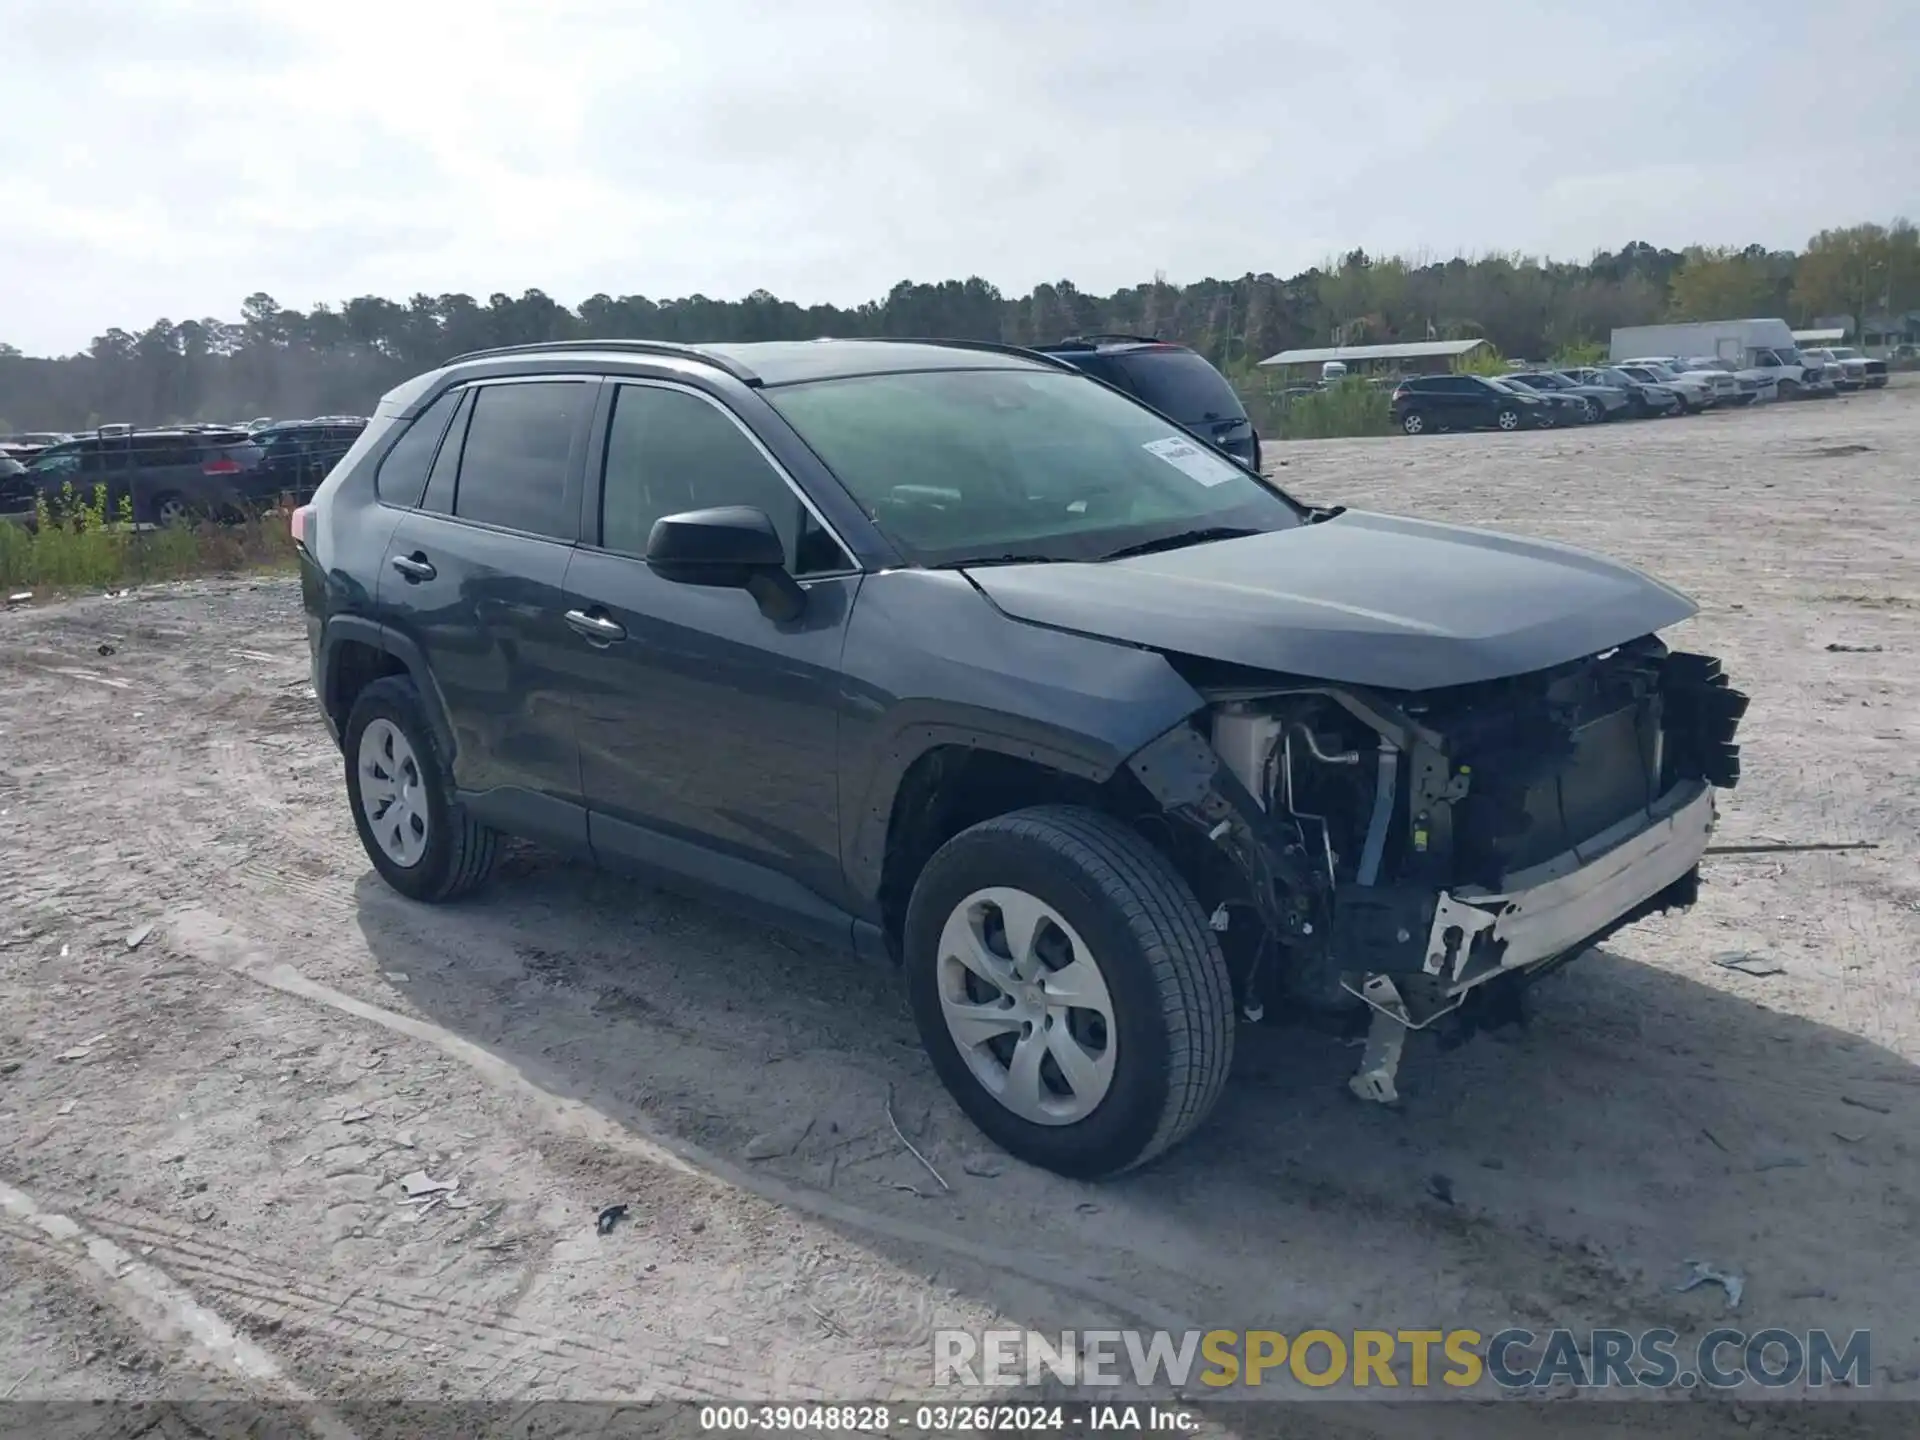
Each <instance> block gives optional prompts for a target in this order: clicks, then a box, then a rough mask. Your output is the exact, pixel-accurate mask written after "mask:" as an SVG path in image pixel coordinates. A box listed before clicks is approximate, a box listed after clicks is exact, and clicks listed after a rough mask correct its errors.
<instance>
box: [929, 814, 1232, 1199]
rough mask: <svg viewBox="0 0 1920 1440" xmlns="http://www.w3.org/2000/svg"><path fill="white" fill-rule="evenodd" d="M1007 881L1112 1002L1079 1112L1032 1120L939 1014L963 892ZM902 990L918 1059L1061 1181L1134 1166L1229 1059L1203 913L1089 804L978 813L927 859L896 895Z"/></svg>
mask: <svg viewBox="0 0 1920 1440" xmlns="http://www.w3.org/2000/svg"><path fill="white" fill-rule="evenodd" d="M991 886H1011V887H1016V888H1019V889H1022V890H1024V891H1026V892H1027V893H1028V894H1030V895H1033V896H1035V897H1036V898H1038V899H1040V900H1042V901H1044V902H1045V903H1046V904H1048V905H1050V906H1052V907H1053V908H1054V909H1055V910H1057V911H1058V912H1059V914H1060V916H1061V917H1062V918H1063V919H1064V920H1065V921H1066V922H1067V923H1068V924H1069V925H1071V926H1072V927H1073V929H1074V930H1076V931H1077V932H1078V933H1079V935H1080V936H1081V938H1082V939H1083V940H1084V941H1085V943H1086V945H1087V947H1088V949H1089V950H1090V951H1091V952H1092V953H1093V955H1094V956H1096V957H1098V958H1097V960H1096V964H1097V966H1098V968H1099V971H1100V973H1101V976H1102V978H1103V979H1104V981H1105V983H1106V986H1107V990H1108V994H1109V996H1110V997H1111V1000H1112V1005H1113V1026H1114V1034H1113V1040H1112V1043H1113V1045H1114V1071H1113V1079H1112V1083H1111V1086H1110V1087H1109V1088H1108V1090H1107V1092H1106V1094H1105V1096H1104V1097H1103V1098H1102V1099H1101V1100H1100V1102H1099V1104H1098V1105H1097V1106H1096V1107H1095V1108H1094V1110H1093V1111H1092V1112H1091V1113H1090V1114H1088V1115H1087V1116H1086V1117H1085V1118H1084V1119H1081V1120H1078V1121H1075V1122H1073V1123H1072V1124H1066V1125H1043V1124H1037V1123H1035V1122H1033V1121H1030V1120H1026V1119H1024V1118H1022V1117H1021V1116H1018V1115H1016V1114H1014V1113H1013V1112H1012V1111H1011V1110H1008V1109H1006V1108H1005V1107H1004V1106H1002V1104H1001V1103H1000V1102H999V1101H998V1100H997V1099H995V1098H994V1097H993V1095H992V1094H991V1093H990V1092H989V1091H988V1090H987V1089H986V1088H985V1087H984V1086H983V1085H982V1084H981V1083H980V1081H979V1080H978V1079H977V1078H976V1077H975V1076H974V1073H973V1071H972V1070H971V1069H970V1068H969V1067H968V1065H967V1062H966V1060H965V1058H964V1057H963V1056H962V1055H961V1053H960V1050H959V1047H958V1046H956V1045H955V1044H954V1041H953V1036H952V1035H951V1033H950V1032H949V1031H948V1028H947V1023H946V1020H945V1017H944V1015H943V1013H942V1010H941V1001H940V990H939V973H938V963H939V957H938V951H939V943H940V935H941V931H942V929H943V928H944V927H945V925H946V923H947V919H948V917H949V916H950V915H951V914H952V913H953V911H954V909H955V908H956V907H957V906H959V905H960V904H961V903H962V902H963V901H964V900H965V899H966V898H967V897H968V896H969V895H971V894H973V893H974V892H975V891H977V890H982V889H986V888H988V887H991ZM902 949H903V955H904V962H903V963H904V966H905V969H906V975H905V980H906V987H907V998H908V1000H909V1002H910V1004H911V1005H912V1008H913V1015H914V1021H915V1023H916V1024H917V1025H918V1026H919V1029H920V1038H921V1041H922V1043H923V1044H924V1045H925V1046H926V1049H927V1054H928V1057H929V1058H930V1059H931V1060H932V1061H933V1068H934V1070H935V1071H936V1072H937V1073H938V1074H939V1076H940V1079H941V1081H942V1082H943V1083H944V1084H945V1085H946V1087H947V1090H948V1091H949V1092H950V1093H951V1094H952V1095H953V1097H954V1099H955V1101H957V1102H958V1103H959V1106H960V1108H961V1109H962V1110H964V1111H965V1112H966V1113H967V1116H968V1118H970V1119H971V1120H972V1121H973V1123H974V1124H975V1125H977V1126H979V1127H980V1129H981V1130H982V1131H984V1132H985V1133H986V1134H987V1136H988V1137H989V1138H991V1139H992V1140H993V1141H994V1142H995V1143H997V1144H998V1145H1000V1146H1001V1147H1002V1148H1003V1149H1005V1150H1006V1151H1007V1152H1008V1153H1010V1154H1012V1155H1014V1156H1017V1157H1018V1158H1019V1159H1021V1160H1024V1161H1026V1162H1028V1163H1029V1164H1032V1165H1037V1166H1040V1167H1041V1168H1043V1169H1047V1170H1052V1171H1054V1172H1055V1173H1057V1174H1061V1175H1067V1176H1072V1177H1074V1178H1077V1179H1092V1178H1096V1177H1099V1176H1104V1175H1114V1174H1118V1173H1120V1172H1121V1171H1124V1170H1129V1169H1132V1168H1133V1167H1135V1166H1137V1165H1143V1164H1145V1163H1146V1162H1147V1161H1149V1160H1152V1159H1153V1158H1154V1157H1155V1156H1157V1155H1160V1154H1162V1153H1163V1152H1164V1151H1166V1150H1167V1149H1169V1148H1171V1147H1172V1146H1174V1145H1176V1144H1178V1143H1179V1142H1180V1141H1181V1140H1183V1139H1185V1138H1186V1137H1187V1136H1188V1135H1189V1134H1191V1133H1192V1132H1193V1130H1194V1129H1195V1128H1196V1127H1197V1126H1199V1124H1200V1123H1201V1121H1203V1120H1204V1119H1205V1118H1206V1116H1207V1114H1208V1112H1209V1111H1211V1110H1212V1109H1213V1106H1214V1102H1215V1101H1217V1100H1218V1099H1219V1097H1220V1090H1221V1087H1222V1085H1223V1084H1224V1083H1225V1081H1226V1078H1227V1070H1228V1068H1229V1067H1230V1066H1231V1064H1232V1061H1233V1032H1234V1017H1233V986H1232V983H1231V981H1230V980H1229V978H1228V975H1227V965H1226V961H1225V959H1224V958H1223V957H1222V956H1221V953H1220V946H1219V944H1218V942H1217V940H1216V939H1215V937H1214V933H1213V930H1212V929H1211V927H1210V926H1209V925H1208V923H1207V915H1206V912H1205V911H1204V910H1202V909H1201V907H1200V903H1199V901H1198V900H1196V899H1195V898H1194V895H1193V891H1192V890H1191V889H1189V888H1188V886H1187V882H1186V881H1185V880H1183V879H1182V878H1181V876H1180V874H1179V872H1178V871H1177V870H1175V869H1174V868H1173V865H1172V864H1171V862H1169V861H1168V860H1167V858H1166V857H1165V856H1164V855H1162V854H1161V853H1160V852H1159V851H1157V850H1155V849H1154V848H1153V847H1152V846H1151V845H1149V844H1148V843H1147V841H1146V840H1145V839H1143V838H1142V837H1141V836H1140V835H1139V834H1137V833H1136V832H1135V831H1133V830H1131V829H1129V828H1128V827H1127V826H1125V825H1123V824H1121V823H1120V822H1119V821H1118V820H1115V819H1113V818H1112V817H1110V816H1107V815H1104V814H1102V813H1100V812H1099V811H1097V810H1089V809H1083V808H1080V807H1076V806H1064V805H1061V806H1039V807H1035V808H1033V809H1028V810H1017V811H1014V812H1013V813H1011V814H1008V815H1001V816H998V817H996V818H994V819H991V820H985V821H982V822H981V823H980V824H978V825H975V826H973V827H972V828H971V829H968V830H965V831H962V832H961V833H960V834H959V835H957V836H955V837H954V838H953V839H952V840H950V841H948V842H947V843H946V844H945V845H944V846H942V847H941V848H940V850H939V851H938V852H937V853H936V854H935V855H934V857H933V858H932V859H931V860H929V861H928V862H927V865H926V868H925V869H924V870H923V871H922V872H921V874H920V877H919V880H918V882H917V883H916V884H915V885H914V889H913V898H912V900H911V901H910V902H909V904H908V907H907V922H906V934H905V943H904V945H903V947H902Z"/></svg>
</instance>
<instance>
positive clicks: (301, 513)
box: [287, 505, 313, 550]
mask: <svg viewBox="0 0 1920 1440" xmlns="http://www.w3.org/2000/svg"><path fill="white" fill-rule="evenodd" d="M287 529H288V530H290V531H292V532H293V543H294V544H296V545H298V546H299V547H300V548H301V549H302V550H305V549H308V548H309V547H310V546H311V545H312V543H313V506H311V505H302V506H301V507H300V508H299V509H297V510H295V511H294V512H293V514H292V515H291V516H290V517H288V520H287Z"/></svg>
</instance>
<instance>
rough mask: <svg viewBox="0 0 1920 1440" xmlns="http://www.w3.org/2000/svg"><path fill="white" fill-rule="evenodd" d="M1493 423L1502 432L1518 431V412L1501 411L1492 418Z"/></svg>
mask: <svg viewBox="0 0 1920 1440" xmlns="http://www.w3.org/2000/svg"><path fill="white" fill-rule="evenodd" d="M1493 423H1494V424H1496V425H1498V426H1499V427H1500V428H1501V429H1502V430H1518V429H1519V428H1520V412H1519V411H1518V410H1502V411H1501V412H1500V413H1499V414H1498V415H1496V416H1494V417H1493Z"/></svg>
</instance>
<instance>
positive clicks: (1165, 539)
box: [1100, 525, 1267, 560]
mask: <svg viewBox="0 0 1920 1440" xmlns="http://www.w3.org/2000/svg"><path fill="white" fill-rule="evenodd" d="M1266 533H1267V532H1266V531H1265V530H1261V529H1258V528H1255V527H1253V526H1247V525H1208V526H1204V527H1202V528H1201V529H1198V530H1182V531H1181V532H1180V533H1179V534H1177V535H1162V536H1161V537H1160V538H1159V539H1158V540H1142V541H1141V542H1140V543H1139V544H1137V545H1122V546H1121V547H1120V548H1119V549H1118V550H1109V551H1108V552H1107V553H1106V554H1105V555H1102V556H1101V557H1100V558H1101V559H1102V560H1124V559H1126V558H1127V557H1128V556H1129V555H1152V554H1154V553H1156V552H1158V551H1161V550H1179V549H1182V548H1184V547H1186V546H1188V545H1205V544H1206V543H1208V542H1209V541H1212V540H1243V539H1245V538H1246V537H1247V536H1249V535H1264V534H1266Z"/></svg>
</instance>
